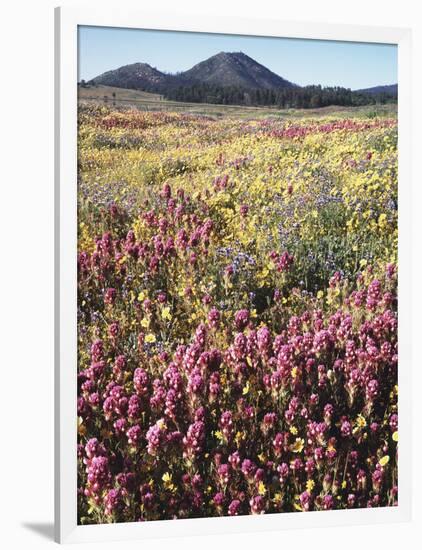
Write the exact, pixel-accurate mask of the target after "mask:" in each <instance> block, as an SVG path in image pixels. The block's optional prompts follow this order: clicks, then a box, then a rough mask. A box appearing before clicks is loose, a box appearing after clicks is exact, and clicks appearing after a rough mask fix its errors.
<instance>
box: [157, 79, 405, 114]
mask: <svg viewBox="0 0 422 550" xmlns="http://www.w3.org/2000/svg"><path fill="white" fill-rule="evenodd" d="M164 97H165V98H166V99H169V100H173V101H183V102H187V103H213V104H221V105H251V106H255V105H266V106H275V107H279V108H281V109H288V108H297V109H312V108H317V107H327V106H328V105H339V106H345V107H346V106H347V107H348V106H359V105H375V104H385V103H397V96H395V95H392V94H387V93H386V92H380V93H364V92H357V91H352V90H350V89H348V88H342V87H339V86H334V87H322V86H304V87H291V88H278V89H245V88H242V87H239V86H218V85H215V84H202V83H196V84H189V85H182V86H177V87H174V88H171V89H168V90H166V91H165V92H164Z"/></svg>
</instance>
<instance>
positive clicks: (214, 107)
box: [78, 85, 397, 118]
mask: <svg viewBox="0 0 422 550" xmlns="http://www.w3.org/2000/svg"><path fill="white" fill-rule="evenodd" d="M113 94H114V95H113ZM78 99H79V100H80V101H85V102H89V103H100V104H103V105H113V106H117V107H135V108H136V109H139V110H141V111H173V112H183V113H186V112H188V113H194V114H196V115H206V116H213V117H236V118H250V117H252V116H253V117H254V118H272V117H274V118H302V117H303V116H304V115H306V116H308V117H326V116H330V115H334V114H335V116H336V117H338V118H349V117H351V116H353V117H363V118H368V117H369V118H375V117H384V116H385V117H394V116H396V115H397V105H394V104H387V105H365V106H362V107H341V106H338V105H331V106H329V107H320V108H318V109H278V108H277V107H255V106H246V105H218V104H210V103H187V102H181V101H169V100H166V99H164V98H163V96H162V95H160V94H154V93H149V92H143V91H141V90H128V89H125V88H116V87H113V86H103V85H99V86H89V87H86V88H82V87H80V86H79V87H78Z"/></svg>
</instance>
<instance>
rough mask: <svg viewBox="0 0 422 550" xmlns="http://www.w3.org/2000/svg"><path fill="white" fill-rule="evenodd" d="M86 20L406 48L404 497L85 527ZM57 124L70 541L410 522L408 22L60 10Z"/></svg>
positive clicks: (59, 485)
mask: <svg viewBox="0 0 422 550" xmlns="http://www.w3.org/2000/svg"><path fill="white" fill-rule="evenodd" d="M80 25H88V26H100V27H126V28H139V29H155V30H173V31H175V30H176V31H195V32H207V33H225V34H237V35H255V36H273V37H277V36H278V37H285V38H307V39H321V40H341V41H357V42H373V43H377V42H378V43H391V44H397V46H398V83H399V100H398V121H399V204H400V208H399V296H400V301H399V304H400V305H399V374H398V376H399V387H400V393H399V408H400V463H399V488H400V491H399V505H398V506H397V507H392V508H368V509H359V510H357V509H353V510H338V511H326V512H310V513H306V514H288V513H286V514H273V515H257V516H240V517H223V518H209V519H184V520H182V521H167V520H163V521H154V522H143V523H121V524H104V525H86V526H78V525H77V465H76V462H77V458H76V419H77V414H76V402H77V383H76V380H77V379H76V369H77V334H76V330H77V327H76V310H77V266H76V260H77V85H76V83H77V46H78V45H77V30H78V26H80ZM55 52H56V66H55V69H56V80H55V86H56V89H55V98H56V126H55V132H56V133H55V143H56V155H55V161H56V165H55V304H56V305H55V330H56V332H55V420H56V423H55V487H56V489H55V540H56V541H57V542H60V543H68V542H91V541H113V540H129V539H143V538H152V537H172V536H177V535H180V536H181V535H187V534H189V535H196V534H201V535H204V534H207V533H229V532H230V533H235V532H237V533H239V532H246V531H263V530H277V529H291V528H301V527H302V528H303V527H316V526H326V527H327V526H338V525H354V524H374V523H383V522H389V523H391V522H403V521H408V520H409V519H410V513H411V463H410V457H411V428H410V423H411V418H410V411H411V404H410V397H411V354H410V333H411V330H410V305H411V299H412V298H411V286H410V271H411V270H410V261H411V249H410V241H411V239H410V235H411V225H410V223H411V222H410V210H411V209H410V204H411V203H410V201H411V185H410V123H411V112H410V105H411V97H410V59H411V32H410V30H408V29H403V28H385V27H369V26H356V25H353V26H348V25H347V26H346V25H329V24H323V23H318V24H315V23H305V22H303V23H302V22H286V21H276V20H269V19H268V20H265V19H259V18H257V19H242V18H229V17H207V18H205V17H195V16H194V15H192V16H190V17H186V16H185V15H177V14H175V13H174V14H166V15H163V14H157V13H153V12H146V11H143V10H142V11H138V12H136V11H133V12H132V11H128V10H126V9H119V7H116V8H115V9H110V8H109V7H106V6H104V7H102V8H101V10H98V11H97V10H92V9H89V8H85V7H84V8H67V7H66V8H56V11H55Z"/></svg>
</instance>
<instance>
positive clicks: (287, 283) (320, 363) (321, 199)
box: [77, 103, 398, 524]
mask: <svg viewBox="0 0 422 550" xmlns="http://www.w3.org/2000/svg"><path fill="white" fill-rule="evenodd" d="M78 139H79V159H78V175H79V181H78V403H77V409H78V427H77V429H78V447H77V455H78V521H79V523H81V524H92V523H111V522H129V521H132V522H133V521H149V520H160V519H179V518H196V517H215V516H236V515H246V514H269V513H279V512H308V511H323V510H334V509H350V508H367V507H381V506H394V505H396V504H397V501H398V487H397V447H398V411H397V394H398V388H397V368H398V365H397V362H398V361H397V358H398V355H397V354H398V349H397V120H396V119H395V118H377V117H365V116H360V117H357V116H354V115H353V112H352V111H350V113H349V116H348V118H345V117H344V116H343V117H341V116H336V115H335V113H334V114H332V115H330V116H323V117H317V116H314V117H313V118H311V117H307V116H303V117H300V118H295V119H287V118H275V117H273V118H270V117H268V118H255V119H246V118H244V119H242V118H229V117H223V118H218V119H217V118H212V117H207V116H199V115H193V114H189V113H185V114H181V113H168V112H154V113H148V112H141V111H137V110H131V109H122V108H116V107H111V106H110V107H109V106H99V105H93V104H91V105H88V104H83V103H82V104H81V105H80V107H79V138H78Z"/></svg>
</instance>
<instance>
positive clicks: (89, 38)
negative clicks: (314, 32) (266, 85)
mask: <svg viewBox="0 0 422 550" xmlns="http://www.w3.org/2000/svg"><path fill="white" fill-rule="evenodd" d="M221 51H226V52H235V51H242V52H244V53H245V54H247V55H249V56H250V57H252V58H253V59H255V60H256V61H258V62H259V63H261V64H262V65H265V66H266V67H268V68H269V69H270V70H271V71H273V72H275V73H277V74H278V75H280V76H282V77H283V78H286V79H287V80H290V81H291V82H294V83H296V84H299V85H301V86H304V85H307V84H321V85H323V86H336V85H337V86H344V87H346V88H351V89H359V88H369V87H371V86H377V85H380V84H393V83H396V82H397V47H396V46H395V45H391V44H367V43H366V44H365V43H358V42H334V41H325V40H302V39H291V38H266V37H254V36H248V37H244V36H234V35H222V34H201V33H186V32H170V31H148V30H141V29H139V30H138V29H117V28H116V29H115V28H107V27H80V28H79V74H78V80H81V79H85V80H89V79H90V78H93V77H95V76H98V75H99V74H101V73H103V72H105V71H108V70H111V69H117V68H118V67H121V66H122V65H128V64H130V63H136V62H138V61H140V62H144V63H149V64H150V65H152V66H153V67H156V68H157V69H159V70H160V71H165V72H171V73H174V72H177V71H185V70H186V69H190V68H191V67H192V66H193V65H195V64H196V63H199V62H200V61H203V60H204V59H207V58H208V57H211V56H212V55H214V54H216V53H218V52H221Z"/></svg>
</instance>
